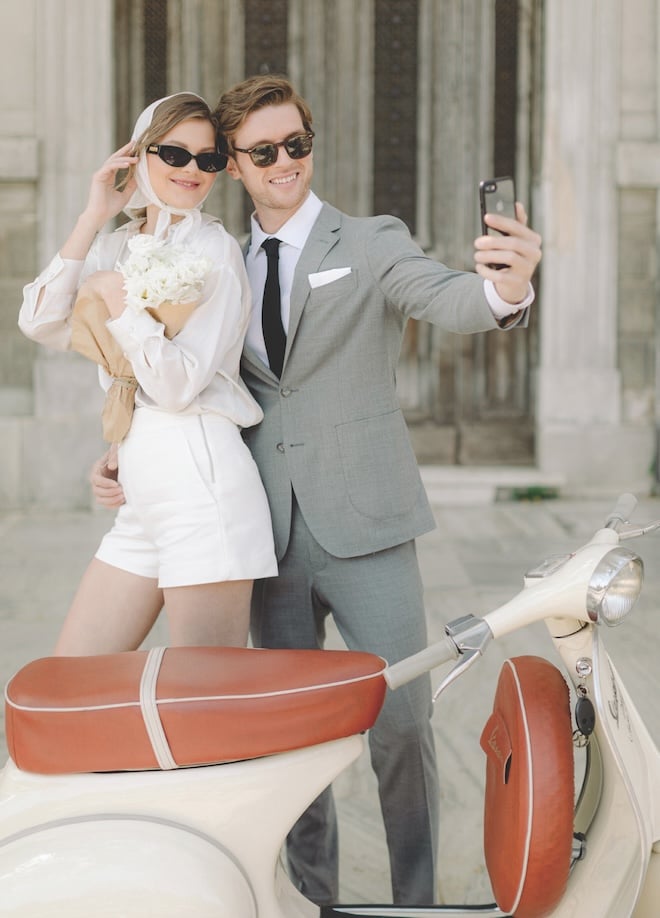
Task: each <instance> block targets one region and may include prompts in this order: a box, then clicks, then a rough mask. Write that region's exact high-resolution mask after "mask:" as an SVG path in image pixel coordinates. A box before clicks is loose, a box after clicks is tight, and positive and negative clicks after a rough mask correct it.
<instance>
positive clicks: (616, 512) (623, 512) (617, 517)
mask: <svg viewBox="0 0 660 918" xmlns="http://www.w3.org/2000/svg"><path fill="white" fill-rule="evenodd" d="M636 506H637V498H636V497H635V495H634V494H622V495H621V496H620V497H619V499H618V500H617V502H616V504H615V506H614V509H613V510H612V512H611V513H610V515H609V516H608V518H607V522H606V523H605V528H606V529H614V531H615V532H618V530H619V527H620V526H622V525H623V524H624V523H627V522H628V521H629V520H630V517H631V516H632V515H633V511H634V510H635V507H636Z"/></svg>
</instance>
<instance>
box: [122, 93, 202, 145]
mask: <svg viewBox="0 0 660 918" xmlns="http://www.w3.org/2000/svg"><path fill="white" fill-rule="evenodd" d="M190 118H199V119H200V120H202V121H208V122H209V123H210V124H211V125H212V127H213V129H214V131H215V132H216V134H217V131H218V125H217V121H216V119H215V116H214V115H213V113H212V112H211V109H210V108H209V107H208V105H207V104H206V102H205V101H204V99H201V98H200V97H199V96H196V95H195V93H192V92H179V93H177V94H176V95H175V96H171V97H170V98H169V99H164V100H163V101H162V102H161V103H160V105H158V106H157V107H156V109H155V110H154V113H153V116H152V118H151V124H149V126H148V127H147V128H146V129H145V130H144V131H143V132H142V134H140V136H139V137H138V138H137V139H136V141H135V148H134V155H135V156H139V155H140V153H141V152H142V150H145V149H146V148H147V147H148V146H149V144H152V143H156V141H157V140H160V138H161V137H164V136H165V134H167V133H168V131H171V130H172V128H174V127H176V126H177V124H180V123H181V122H182V121H188V120H189V119H190Z"/></svg>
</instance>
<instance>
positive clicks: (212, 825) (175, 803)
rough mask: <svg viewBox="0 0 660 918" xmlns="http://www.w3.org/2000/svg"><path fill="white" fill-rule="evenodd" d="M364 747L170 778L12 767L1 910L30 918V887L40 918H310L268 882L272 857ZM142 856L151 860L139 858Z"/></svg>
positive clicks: (2, 795)
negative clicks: (40, 904) (148, 917)
mask: <svg viewBox="0 0 660 918" xmlns="http://www.w3.org/2000/svg"><path fill="white" fill-rule="evenodd" d="M363 743H364V741H363V738H362V737H361V736H351V737H348V738H346V739H340V740H334V741H333V742H330V743H324V744H321V745H318V746H311V747H308V748H304V749H298V750H295V751H293V752H287V753H282V754H280V755H274V756H268V757H265V758H263V759H254V760H251V761H248V762H237V763H230V764H226V765H210V766H205V767H202V768H187V769H179V770H175V771H168V772H161V771H155V772H150V771H145V772H117V773H110V774H82V775H78V774H76V775H55V776H43V775H35V774H28V773H26V772H23V771H20V770H19V769H17V768H16V766H15V765H14V764H13V763H12V762H11V761H9V762H7V764H6V765H5V768H4V770H3V771H2V774H1V775H0V852H1V853H2V857H1V858H0V863H1V864H2V869H1V870H0V902H2V904H3V912H2V913H3V915H11V916H12V918H34V916H35V899H34V889H35V888H37V887H38V888H39V895H40V897H43V900H44V903H46V902H49V903H50V905H48V907H47V908H46V905H45V904H44V909H45V910H43V911H39V916H40V918H46V916H48V918H51V916H52V918H55V916H57V918H89V916H90V915H95V916H96V915H99V914H103V913H102V912H100V911H99V903H106V904H107V906H108V908H109V909H110V911H109V912H108V915H112V916H113V918H117V916H119V915H121V916H122V918H123V916H126V918H129V916H130V918H133V916H135V918H137V916H140V918H143V916H144V915H145V914H154V915H158V916H159V918H166V916H170V915H172V916H181V915H183V914H190V915H195V918H206V916H207V915H208V916H209V918H211V916H212V918H253V916H268V918H317V916H318V914H319V909H318V908H317V907H316V906H314V905H312V903H310V902H308V901H307V900H306V899H305V898H304V897H303V896H301V895H300V894H299V893H297V891H296V890H294V889H293V887H292V886H291V885H290V884H289V883H286V882H282V883H279V884H273V876H274V874H275V871H276V869H278V868H277V862H278V855H279V851H280V848H281V845H282V843H283V841H284V838H285V835H286V833H287V832H288V829H289V826H290V825H292V824H293V822H295V820H296V818H297V817H298V815H300V813H301V812H303V810H304V809H305V808H306V806H307V805H308V804H309V803H311V801H312V800H313V799H314V798H315V797H316V796H317V795H318V794H319V793H320V792H321V790H323V788H324V787H326V786H327V785H328V784H329V783H330V782H331V781H332V780H333V779H334V778H335V777H336V775H337V774H339V772H341V771H343V770H344V769H345V768H346V767H347V766H348V765H349V764H350V763H351V762H353V761H354V760H355V759H356V758H357V757H358V756H359V754H360V752H361V751H362V748H363ZM127 819H130V821H131V822H132V823H133V824H132V825H131V829H130V833H127V832H126V824H125V823H126V820H127ZM91 823H93V824H94V825H93V831H91V832H90V828H91ZM122 823H123V824H122ZM37 837H38V841H37ZM127 839H128V841H127ZM97 841H98V847H97ZM35 842H37V843H36V844H35ZM90 846H93V847H94V860H93V864H92V865H90V858H89V853H90ZM152 846H153V847H152ZM150 847H152V850H154V851H156V852H157V856H156V857H154V858H150V857H149V856H148V854H147V856H145V852H148V851H149V849H150ZM179 851H181V853H182V855H181V857H178V854H177V852H179ZM186 851H187V852H188V856H187V857H184V856H183V853H184V852H186ZM136 865H139V871H138V874H137V876H135V877H131V870H135V868H136ZM268 865H270V866H268ZM26 872H27V873H28V875H31V876H32V878H33V881H34V882H33V883H26V882H25V876H26ZM83 876H84V877H85V882H84V883H80V882H79V881H80V878H81V877H83ZM119 877H125V878H126V883H124V880H123V879H122V880H121V882H120V880H119ZM164 878H166V881H165V880H164ZM115 880H116V882H115ZM276 886H277V887H278V888H276ZM72 888H77V893H76V895H75V896H74V897H72V895H71V890H72ZM120 890H121V892H122V898H121V902H122V904H121V906H120V905H119V903H118V900H117V898H116V896H115V892H114V891H117V892H116V895H119V892H120ZM109 891H113V893H112V895H111V897H110V900H108V893H109ZM124 893H125V895H124ZM181 897H183V899H182V898H181ZM181 901H183V902H185V903H187V906H186V908H185V909H183V910H182V909H181ZM10 904H11V905H10ZM4 909H7V911H4ZM113 909H114V911H113Z"/></svg>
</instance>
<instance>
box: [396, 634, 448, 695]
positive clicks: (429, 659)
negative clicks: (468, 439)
mask: <svg viewBox="0 0 660 918" xmlns="http://www.w3.org/2000/svg"><path fill="white" fill-rule="evenodd" d="M457 658H458V650H457V648H456V644H455V643H454V642H453V641H452V639H451V638H450V637H445V638H443V639H442V640H441V641H438V642H437V643H436V644H431V646H430V647H426V648H425V649H424V650H420V651H419V653H415V654H413V655H412V656H411V657H406V659H405V660H401V661H400V662H399V663H393V664H392V665H391V666H388V667H387V669H386V670H385V672H384V674H383V675H384V678H385V681H386V682H387V684H388V685H389V687H390V688H391V689H397V688H399V686H401V685H405V684H406V682H412V680H413V679H416V678H417V676H421V675H423V674H424V673H427V672H429V670H431V669H434V668H435V667H436V666H440V665H441V664H442V663H447V662H448V661H449V660H456V659H457Z"/></svg>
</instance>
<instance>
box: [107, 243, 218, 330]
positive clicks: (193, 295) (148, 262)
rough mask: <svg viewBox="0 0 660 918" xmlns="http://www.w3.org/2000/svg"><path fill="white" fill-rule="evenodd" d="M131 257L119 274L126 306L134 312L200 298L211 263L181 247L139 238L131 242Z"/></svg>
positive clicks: (129, 246) (129, 244)
mask: <svg viewBox="0 0 660 918" xmlns="http://www.w3.org/2000/svg"><path fill="white" fill-rule="evenodd" d="M128 248H129V249H130V253H131V254H130V255H129V257H128V259H127V260H126V261H125V263H124V264H123V265H121V266H120V268H119V270H120V271H121V273H122V274H123V276H124V290H125V291H126V305H127V307H128V308H129V309H132V310H133V311H134V312H140V310H142V309H146V308H147V307H150V308H155V307H157V306H160V304H161V303H164V302H166V301H167V302H170V303H191V302H193V301H194V300H196V299H197V298H198V297H199V294H200V292H201V290H202V288H203V286H204V282H205V280H206V277H207V275H208V273H209V271H210V270H211V261H210V259H208V258H205V257H204V256H202V255H196V254H195V253H194V252H192V251H191V250H190V249H188V248H186V247H185V246H182V245H168V244H167V243H166V242H163V241H160V240H156V239H154V237H153V236H148V235H141V234H137V235H135V236H132V237H131V238H130V239H129V240H128Z"/></svg>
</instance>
